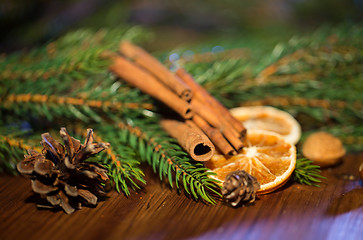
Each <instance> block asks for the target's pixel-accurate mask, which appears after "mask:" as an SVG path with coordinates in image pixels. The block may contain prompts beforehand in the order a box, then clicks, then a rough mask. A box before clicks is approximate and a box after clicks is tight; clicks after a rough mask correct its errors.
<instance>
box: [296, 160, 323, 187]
mask: <svg viewBox="0 0 363 240" xmlns="http://www.w3.org/2000/svg"><path fill="white" fill-rule="evenodd" d="M320 172H321V170H320V167H319V166H317V165H315V164H313V162H312V161H311V160H309V159H306V158H297V159H296V166H295V171H294V174H293V180H294V181H295V182H298V183H300V184H306V185H310V186H315V187H319V185H318V183H320V182H321V180H320V179H325V177H323V176H321V175H320Z"/></svg>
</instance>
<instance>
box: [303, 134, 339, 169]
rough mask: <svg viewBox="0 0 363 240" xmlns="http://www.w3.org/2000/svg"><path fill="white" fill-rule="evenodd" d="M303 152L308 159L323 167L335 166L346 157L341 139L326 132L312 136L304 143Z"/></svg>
mask: <svg viewBox="0 0 363 240" xmlns="http://www.w3.org/2000/svg"><path fill="white" fill-rule="evenodd" d="M302 151H303V154H304V156H305V157H306V158H308V159H310V160H312V161H313V162H314V163H315V164H317V165H319V166H321V167H330V166H333V165H335V164H337V163H338V162H339V160H340V159H341V157H343V156H344V155H345V149H344V147H343V144H342V142H341V141H340V139H338V138H336V137H334V136H333V135H331V134H330V133H326V132H316V133H313V134H311V135H310V136H309V137H308V138H307V139H306V141H305V142H304V145H303V149H302Z"/></svg>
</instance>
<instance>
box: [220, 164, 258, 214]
mask: <svg viewBox="0 0 363 240" xmlns="http://www.w3.org/2000/svg"><path fill="white" fill-rule="evenodd" d="M259 189H260V184H259V183H258V181H257V179H256V178H255V177H253V176H251V175H250V174H248V173H247V172H245V171H244V170H237V171H234V172H231V173H230V174H228V175H227V177H226V180H225V181H224V183H223V189H222V194H223V196H224V197H225V198H226V199H227V201H228V202H230V203H231V205H232V206H233V207H235V206H237V205H239V204H240V203H242V202H250V203H251V202H254V201H255V199H256V192H257V191H258V190H259Z"/></svg>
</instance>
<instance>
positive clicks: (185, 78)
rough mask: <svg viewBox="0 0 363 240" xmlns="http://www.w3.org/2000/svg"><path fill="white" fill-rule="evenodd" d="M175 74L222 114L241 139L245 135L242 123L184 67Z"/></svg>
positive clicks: (195, 93)
mask: <svg viewBox="0 0 363 240" xmlns="http://www.w3.org/2000/svg"><path fill="white" fill-rule="evenodd" d="M176 75H177V76H179V77H180V79H181V80H183V81H184V82H185V83H186V84H187V85H188V86H189V87H190V89H192V91H193V93H194V95H200V98H202V99H205V101H206V102H208V104H210V106H211V107H212V108H213V109H215V110H216V111H218V112H219V114H220V115H221V116H223V117H224V118H225V119H226V120H227V122H229V123H230V125H232V127H233V128H234V129H235V130H236V131H237V132H238V133H239V134H240V136H241V139H243V138H244V137H245V135H246V128H245V127H244V126H243V124H242V123H241V122H240V121H238V120H237V119H236V118H234V117H233V116H232V115H231V113H230V112H229V111H228V109H226V108H225V107H224V106H223V105H222V104H221V103H220V102H218V101H217V100H216V99H215V98H214V97H213V96H211V95H210V94H209V93H208V92H207V91H206V90H205V89H204V88H203V87H202V86H200V85H199V84H198V83H196V82H195V81H194V79H193V77H192V76H191V75H190V74H189V73H187V72H186V71H185V70H184V69H182V68H179V69H178V70H177V71H176Z"/></svg>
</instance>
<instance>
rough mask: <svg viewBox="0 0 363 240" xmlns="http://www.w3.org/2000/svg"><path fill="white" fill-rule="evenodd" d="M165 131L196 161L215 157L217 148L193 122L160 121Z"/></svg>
mask: <svg viewBox="0 0 363 240" xmlns="http://www.w3.org/2000/svg"><path fill="white" fill-rule="evenodd" d="M160 124H161V126H162V127H163V128H164V130H165V131H166V132H167V133H169V135H170V136H172V137H173V138H175V139H177V140H178V142H179V144H180V146H181V147H183V148H184V149H185V151H187V152H188V153H189V155H190V156H191V157H192V158H193V159H194V160H196V161H208V160H210V159H211V158H212V156H213V155H214V151H215V147H214V145H213V144H212V143H211V141H210V140H209V138H208V137H207V136H206V135H205V134H204V133H203V132H202V131H201V130H200V129H198V127H196V126H195V125H194V124H193V122H188V123H184V122H180V121H177V120H171V119H163V120H161V121H160Z"/></svg>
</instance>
